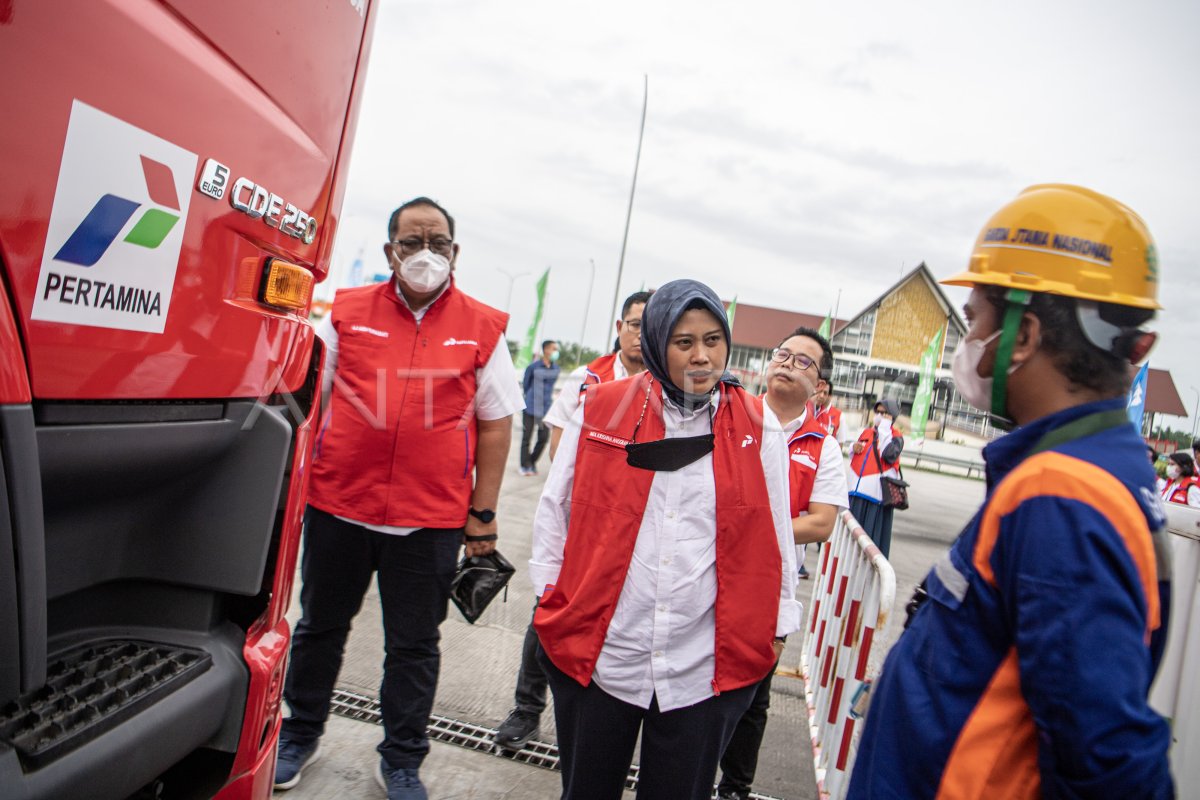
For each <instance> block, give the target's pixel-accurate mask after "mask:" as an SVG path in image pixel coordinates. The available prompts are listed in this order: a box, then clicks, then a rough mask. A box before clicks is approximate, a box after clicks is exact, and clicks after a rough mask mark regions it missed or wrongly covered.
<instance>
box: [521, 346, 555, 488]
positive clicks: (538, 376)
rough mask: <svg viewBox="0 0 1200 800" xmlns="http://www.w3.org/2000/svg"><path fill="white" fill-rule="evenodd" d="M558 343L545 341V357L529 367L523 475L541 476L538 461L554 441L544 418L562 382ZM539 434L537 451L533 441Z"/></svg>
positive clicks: (524, 384) (523, 384) (524, 383)
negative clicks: (556, 385)
mask: <svg viewBox="0 0 1200 800" xmlns="http://www.w3.org/2000/svg"><path fill="white" fill-rule="evenodd" d="M558 373H559V366H558V342H556V341H554V340H553V339H547V340H546V341H544V342H542V357H541V358H539V359H536V360H535V361H534V362H533V363H532V364H530V365H529V366H528V367H526V368H525V377H524V379H523V380H522V381H521V388H522V389H523V390H524V392H525V412H524V413H523V414H522V415H521V422H522V427H521V474H522V475H537V462H538V459H539V458H541V457H542V451H543V450H545V449H546V445H547V444H548V443H549V442H550V429H549V428H548V427H546V423H544V422H543V421H542V418H543V417H545V416H546V412H547V411H549V410H550V405H551V404H552V403H553V402H554V382H555V381H557V380H558ZM535 430H536V431H537V441H536V442H535V443H534V445H533V450H532V451H531V450H530V449H529V441H530V440H531V439H533V433H534V431H535Z"/></svg>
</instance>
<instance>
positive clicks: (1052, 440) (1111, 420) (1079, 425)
mask: <svg viewBox="0 0 1200 800" xmlns="http://www.w3.org/2000/svg"><path fill="white" fill-rule="evenodd" d="M1132 424H1133V423H1131V422H1130V421H1129V416H1128V415H1127V414H1126V413H1125V411H1124V410H1122V409H1117V408H1114V409H1110V410H1108V411H1093V412H1092V413H1091V414H1088V415H1086V416H1083V417H1080V418H1079V419H1076V420H1072V421H1071V422H1068V423H1067V424H1066V425H1063V426H1062V427H1061V428H1055V429H1054V430H1052V431H1048V432H1047V433H1046V434H1045V435H1044V436H1042V438H1041V439H1038V441H1037V444H1035V445H1034V446H1033V449H1032V450H1030V451H1029V452H1028V453H1027V454H1026V456H1025V457H1026V458H1029V456H1034V455H1037V454H1038V453H1041V452H1044V451H1046V450H1050V449H1053V448H1055V447H1058V446H1059V445H1061V444H1066V443H1067V442H1073V441H1075V440H1076V439H1082V438H1084V437H1085V436H1091V435H1092V434H1094V433H1102V432H1104V431H1110V430H1112V429H1114V428H1119V427H1121V426H1122V425H1132Z"/></svg>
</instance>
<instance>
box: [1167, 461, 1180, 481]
mask: <svg viewBox="0 0 1200 800" xmlns="http://www.w3.org/2000/svg"><path fill="white" fill-rule="evenodd" d="M1182 473H1183V470H1181V469H1180V468H1179V465H1178V464H1172V465H1171V466H1169V467H1167V477H1168V478H1170V479H1171V480H1173V481H1177V480H1179V476H1180V475H1181V474H1182Z"/></svg>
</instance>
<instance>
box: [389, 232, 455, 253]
mask: <svg viewBox="0 0 1200 800" xmlns="http://www.w3.org/2000/svg"><path fill="white" fill-rule="evenodd" d="M388 244H390V245H391V246H392V247H394V248H396V249H397V250H399V251H400V254H401V255H405V256H411V255H413V254H415V253H419V252H421V251H422V250H424V249H425V248H426V247H428V248H429V249H430V250H432V251H433V252H435V253H437V254H438V255H439V256H446V257H447V258H449V256H450V251H451V250H453V249H454V240H453V239H447V238H446V237H445V236H435V237H433V238H432V239H422V238H421V237H419V236H410V237H408V238H407V239H401V240H399V241H395V240H393V241H391V242H388Z"/></svg>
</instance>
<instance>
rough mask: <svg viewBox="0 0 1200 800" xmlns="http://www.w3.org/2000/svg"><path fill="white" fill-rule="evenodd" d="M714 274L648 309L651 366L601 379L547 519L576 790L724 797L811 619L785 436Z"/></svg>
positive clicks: (543, 547)
mask: <svg viewBox="0 0 1200 800" xmlns="http://www.w3.org/2000/svg"><path fill="white" fill-rule="evenodd" d="M729 346H730V332H729V324H728V322H727V320H726V318H725V312H724V308H723V307H722V304H721V302H720V300H719V299H718V298H717V296H716V295H715V294H714V293H713V291H712V290H711V289H709V288H708V287H707V286H705V285H704V284H701V283H698V282H696V281H691V280H680V281H672V282H671V283H668V284H667V285H665V286H663V287H662V288H660V289H659V290H658V291H656V292H655V293H654V295H653V296H652V297H651V298H650V301H649V302H648V303H647V305H646V309H645V313H644V315H643V317H642V358H643V360H644V361H645V364H646V372H644V373H642V374H640V375H636V376H632V377H629V378H625V379H623V380H619V381H612V382H609V383H605V384H600V385H598V386H594V387H591V388H590V389H589V390H588V393H587V396H586V397H585V399H584V402H583V405H582V406H581V408H580V409H579V410H578V411H577V412H576V414H575V417H574V419H573V420H572V421H571V424H570V425H568V427H567V428H566V429H565V430H564V431H563V437H562V440H561V444H560V447H559V450H558V454H557V457H556V459H555V460H554V462H553V464H552V466H551V470H550V474H549V476H548V477H547V480H546V486H545V489H544V492H543V494H542V497H541V500H540V501H539V504H538V509H537V512H536V514H535V517H534V543H533V557H532V558H531V560H530V562H529V569H530V578H531V579H532V581H533V583H534V587H535V590H536V591H537V593H538V594H539V596H540V601H539V605H538V610H537V612H536V614H535V617H534V627H535V629H536V630H537V633H538V636H539V639H540V641H541V644H542V649H543V653H542V659H541V660H542V666H543V668H544V669H545V671H546V674H547V677H548V678H549V682H550V688H551V690H552V691H553V693H554V704H555V720H556V724H557V729H558V739H559V753H560V765H561V767H562V771H563V797H564V798H567V800H580V799H581V798H587V799H588V800H590V799H591V798H596V799H597V800H617V798H620V797H621V793H622V790H623V787H624V782H625V776H626V773H627V772H628V769H629V765H630V763H631V761H632V758H633V749H634V744H635V742H636V741H637V739H638V736H639V733H640V735H641V742H642V745H641V754H640V757H639V778H638V797H639V798H672V800H674V798H682V799H683V800H686V799H687V798H696V800H700V798H708V797H710V796H711V793H712V786H713V779H714V778H715V776H716V770H717V763H718V760H719V759H720V756H721V753H722V752H723V750H724V748H725V745H726V744H727V743H728V741H729V738H730V736H732V734H733V729H734V727H735V726H736V724H737V721H738V719H739V718H740V717H741V715H742V713H743V712H744V711H745V709H746V708H747V707H748V705H749V703H750V700H751V698H752V695H753V692H754V689H755V685H756V684H757V683H758V681H759V680H761V678H762V677H763V676H765V675H766V673H767V671H769V670H770V669H771V667H772V666H773V664H774V662H775V658H776V655H777V652H778V649H779V648H780V647H781V644H780V642H779V639H777V637H783V636H786V635H787V634H788V633H790V632H792V631H794V630H796V629H797V628H799V626H800V608H799V604H798V603H797V602H796V601H795V593H794V589H795V580H794V579H795V547H794V546H793V544H792V534H791V520H790V517H789V505H788V486H787V450H786V446H785V442H784V440H783V437H781V436H774V435H768V436H766V437H764V436H763V427H762V405H761V401H760V400H758V398H755V397H753V396H751V395H749V394H748V393H747V392H745V391H744V390H743V389H742V388H741V386H740V385H738V383H737V381H736V380H735V379H733V377H732V376H730V375H729V374H728V373H727V372H726V369H725V368H726V364H727V362H728V357H729Z"/></svg>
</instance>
